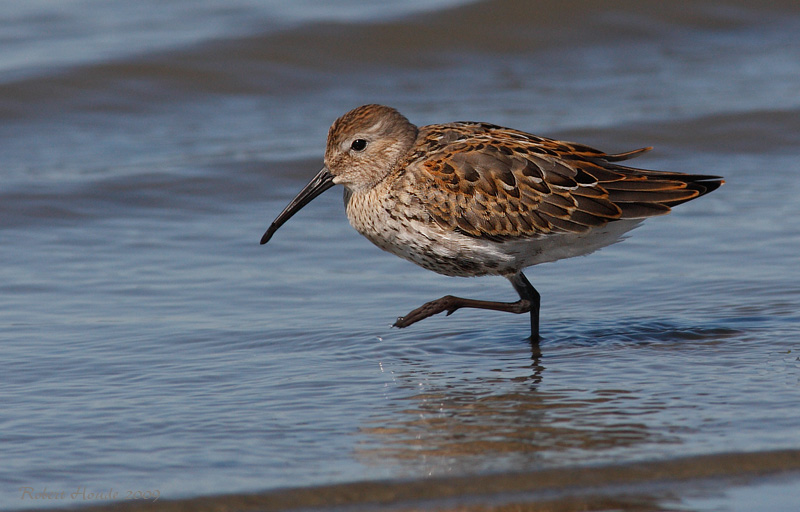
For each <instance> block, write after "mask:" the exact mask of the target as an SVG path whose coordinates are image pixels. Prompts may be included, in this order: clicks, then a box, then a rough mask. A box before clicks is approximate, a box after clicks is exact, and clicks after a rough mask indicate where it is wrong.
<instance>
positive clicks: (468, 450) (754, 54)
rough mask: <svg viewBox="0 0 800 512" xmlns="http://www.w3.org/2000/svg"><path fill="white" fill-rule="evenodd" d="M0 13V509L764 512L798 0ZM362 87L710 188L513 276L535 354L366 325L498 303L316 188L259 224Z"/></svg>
mask: <svg viewBox="0 0 800 512" xmlns="http://www.w3.org/2000/svg"><path fill="white" fill-rule="evenodd" d="M0 7H2V11H3V12H6V13H8V14H7V17H6V19H5V21H3V22H2V23H0V30H2V32H3V33H4V34H5V38H4V40H5V41H6V42H5V43H4V51H3V52H2V53H0V155H2V173H3V180H2V183H0V239H1V240H2V243H1V244H0V261H2V262H3V264H2V265H0V274H2V275H0V305H1V306H0V325H2V329H0V357H2V360H3V361H4V363H5V365H4V371H3V372H2V376H0V403H2V404H3V407H2V408H0V460H2V461H3V464H2V467H0V509H2V510H18V509H58V508H86V507H101V508H102V507H117V508H119V509H130V510H139V509H141V510H144V509H148V510H149V509H152V510H175V509H183V510H204V509H208V510H210V509H215V510H233V509H249V510H281V509H290V508H314V507H322V508H326V507H329V506H332V505H338V506H340V507H341V508H342V509H345V510H346V509H348V508H353V509H355V508H360V509H363V508H370V507H374V506H382V507H383V506H393V507H396V508H397V509H398V510H412V509H424V510H430V509H444V510H450V509H452V510H473V509H474V510H511V509H514V508H513V507H518V509H521V510H581V509H586V510H726V511H728V510H752V509H753V507H754V505H753V504H757V505H759V506H762V505H763V509H765V510H766V509H768V510H793V509H792V508H791V507H792V506H793V504H794V503H796V501H797V499H796V497H797V496H796V495H797V491H796V489H797V488H798V487H800V486H798V482H799V480H798V469H800V463H798V455H797V450H798V449H800V435H799V434H798V433H800V315H799V314H798V311H800V271H799V270H798V267H797V265H796V262H797V254H798V253H800V228H798V226H797V223H796V222H794V220H793V219H795V218H797V217H798V215H799V214H800V202H799V201H797V197H798V193H800V179H798V178H799V177H800V164H798V159H797V151H798V149H797V148H798V147H800V116H798V111H799V110H800V45H798V44H797V42H796V34H797V33H798V31H800V6H798V5H797V4H796V3H795V2H788V1H784V2H781V1H771V2H765V3H764V2H760V3H759V4H758V5H757V6H756V5H755V4H752V3H750V2H744V1H734V0H730V1H712V2H703V3H693V2H678V3H673V4H669V5H667V4H664V3H661V2H654V1H652V2H651V1H646V2H628V1H617V2H610V3H609V2H603V3H600V2H586V1H575V2H566V3H565V2H539V3H536V4H531V3H528V2H521V1H514V0H489V1H483V2H456V1H433V0H431V1H427V2H426V1H417V2H410V3H403V2H397V3H388V4H386V5H385V6H383V7H381V8H378V7H375V6H373V5H372V4H371V3H368V2H358V1H352V2H346V3H343V4H341V5H339V6H337V7H336V8H333V7H331V6H330V5H329V4H327V3H324V2H315V1H311V0H309V1H307V2H300V3H293V4H292V5H283V4H281V3H278V2H274V3H272V2H256V1H248V0H235V1H231V2H224V3H223V2H213V1H200V2H188V1H181V0H172V1H169V2H147V1H145V2H141V3H137V4H136V5H135V6H134V5H131V4H125V3H119V2H96V1H77V0H75V1H71V0H70V1H65V2H62V3H61V4H60V7H58V8H55V7H53V6H51V5H48V4H47V3H37V2H31V3H17V2H11V1H5V2H4V1H0ZM43 34H45V35H46V37H43ZM373 102H375V103H382V104H387V105H391V106H393V107H396V108H398V109H399V110H400V111H401V112H403V113H404V114H405V115H406V116H407V117H408V118H409V119H410V120H411V121H412V122H414V123H415V124H418V125H423V124H427V123H440V122H448V121H456V120H473V121H486V122H491V123H495V124H499V125H503V126H508V127H512V128H517V129H521V130H525V131H528V132H531V133H534V134H537V135H543V136H548V137H554V138H560V139H564V140H571V141H576V142H581V143H585V144H589V145H591V146H594V147H597V148H599V149H602V150H604V151H608V152H622V151H628V150H632V149H636V148H639V147H645V146H654V150H653V151H651V152H650V153H648V154H646V155H642V156H641V157H639V158H637V160H636V161H635V165H636V166H641V167H644V168H651V169H659V170H672V171H680V172H690V173H703V174H715V175H721V176H724V177H725V179H726V184H725V185H724V186H723V187H722V188H721V189H719V190H717V191H715V192H714V193H712V194H710V195H708V196H706V197H703V198H700V199H698V200H697V201H692V202H691V203H687V204H685V205H681V206H679V207H677V208H675V210H674V211H673V212H672V213H671V214H670V215H668V216H665V217H660V218H655V219H650V220H648V221H646V222H645V223H644V224H643V225H642V226H640V227H638V228H637V229H635V230H634V231H632V232H631V233H630V237H629V238H628V239H627V240H625V241H623V242H622V243H619V244H616V245H613V246H611V247H608V248H605V249H603V250H602V251H599V252H597V253H595V254H592V255H589V256H586V257H581V258H574V259H569V260H563V261H559V262H556V263H548V264H544V265H539V266H535V267H532V268H530V269H528V271H526V275H527V276H528V277H529V279H530V280H531V282H532V283H533V284H534V285H535V286H536V288H537V289H538V290H539V292H540V293H541V294H542V313H541V321H542V329H541V333H542V337H543V340H542V343H541V344H540V345H539V346H538V347H536V346H531V344H530V342H529V341H528V340H527V339H526V336H527V335H528V331H527V330H526V329H527V328H528V326H527V319H526V318H524V317H519V316H515V315H509V314H505V313H495V312H489V311H470V310H460V311H458V312H456V313H454V314H453V315H452V316H449V317H445V316H444V315H439V316H437V317H434V318H431V319H428V320H425V321H423V322H421V323H419V324H416V325H414V326H411V327H409V328H407V329H403V330H398V329H393V328H391V324H392V322H394V320H395V319H396V317H397V316H399V315H402V314H405V313H407V312H408V311H409V310H411V309H413V308H414V307H417V306H419V305H420V304H422V303H423V302H425V301H428V300H431V299H435V298H438V297H440V296H442V295H445V294H453V295H459V296H464V297H475V298H483V299H487V300H500V301H504V300H515V298H516V297H515V294H514V291H513V290H512V289H511V288H510V287H509V285H508V282H507V281H506V280H504V279H501V278H492V277H485V278H475V279H463V278H447V277H443V276H438V275H435V274H433V273H431V272H429V271H426V270H424V269H421V268H418V267H416V266H414V265H412V264H411V263H408V262H406V261H403V260H401V259H399V258H396V257H395V256H392V255H390V254H387V253H384V252H382V251H380V250H379V249H377V248H376V247H374V246H373V245H372V244H370V243H369V241H367V240H365V239H363V238H362V237H360V236H359V235H358V234H357V233H356V232H355V231H354V230H353V229H352V228H351V227H350V226H349V225H348V222H347V219H346V217H345V215H344V211H343V206H342V198H341V188H335V189H333V190H330V191H328V192H326V193H325V194H324V195H322V196H321V197H320V198H318V199H317V200H315V201H314V203H312V204H311V205H309V206H307V207H306V208H304V209H303V211H302V212H301V213H299V214H298V215H296V216H295V217H294V218H292V219H291V221H289V222H288V223H287V224H286V225H285V226H283V227H282V228H281V230H280V231H279V232H278V233H277V234H276V235H275V237H274V239H273V240H272V241H270V243H269V244H268V245H267V246H260V245H259V243H258V242H259V238H260V237H261V235H262V233H263V232H264V229H265V228H266V227H267V225H268V224H269V222H270V221H271V220H272V219H273V218H274V216H275V215H276V214H277V213H278V212H279V211H280V210H281V209H282V208H283V207H284V206H285V205H286V203H287V202H288V201H289V199H291V197H293V196H294V194H295V193H296V192H297V191H298V190H299V189H300V188H301V187H302V186H303V185H304V184H305V183H306V182H307V181H308V180H309V179H310V178H311V177H312V176H313V175H314V174H315V173H316V172H317V171H318V170H319V168H320V166H321V164H322V153H323V151H324V146H325V137H326V134H327V130H328V127H329V125H330V123H331V122H332V121H333V120H334V119H336V117H338V116H339V115H341V114H343V113H344V112H346V111H347V110H349V109H351V108H353V107H355V106H358V105H360V104H364V103H373ZM673 482H677V484H676V485H675V486H673V485H672V484H673ZM28 488H32V489H33V492H34V493H37V492H38V493H44V494H49V493H60V492H64V493H65V496H70V495H71V494H72V493H74V492H76V490H78V489H84V492H88V493H95V494H102V493H104V492H105V490H106V489H114V490H117V491H119V492H120V493H121V495H125V494H126V493H128V492H131V494H132V495H135V493H137V492H139V493H140V495H141V496H142V497H144V496H145V494H144V493H147V492H150V493H151V494H150V496H152V493H153V492H154V491H156V490H157V491H158V493H159V498H158V500H157V501H156V502H155V503H146V501H147V500H145V499H142V500H137V499H133V500H124V499H110V500H101V501H100V502H97V501H95V500H90V499H83V498H80V496H84V495H85V494H80V495H78V497H76V498H75V499H71V498H70V499H63V500H62V499H49V498H46V499H38V500H36V499H30V498H28V497H27V496H26V495H24V494H23V491H21V489H28ZM525 507H527V508H525Z"/></svg>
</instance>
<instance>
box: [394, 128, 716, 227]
mask: <svg viewBox="0 0 800 512" xmlns="http://www.w3.org/2000/svg"><path fill="white" fill-rule="evenodd" d="M424 130H425V131H424V132H423V133H422V137H421V138H420V139H418V141H419V142H418V144H417V149H418V151H417V152H416V154H415V155H412V161H411V162H410V164H409V166H408V168H409V169H412V170H413V172H414V173H415V174H416V176H417V179H421V180H422V182H423V185H424V186H422V187H419V189H418V190H419V191H420V192H419V193H420V194H423V195H425V196H426V197H424V198H423V201H422V203H423V204H425V205H427V209H428V214H429V215H430V217H431V218H432V219H433V220H434V221H435V222H437V223H438V224H439V225H441V226H442V227H448V228H450V229H452V230H455V231H458V232H460V233H463V234H466V235H469V236H472V237H476V238H486V239H491V240H497V241H502V240H507V239H512V238H528V237H538V236H542V235H547V234H550V233H585V232H588V231H589V230H591V229H592V228H595V227H599V226H603V225H605V224H606V223H608V222H610V221H614V220H618V219H636V218H644V217H651V216H654V215H660V214H664V213H667V212H669V211H670V207H671V206H674V205H676V204H680V203H682V202H685V201H688V200H690V199H694V198H695V197H699V196H700V195H703V194H705V193H707V192H710V191H711V190H714V189H716V188H717V187H719V186H720V185H721V184H722V180H721V179H719V178H718V177H716V176H705V175H692V174H682V173H674V172H660V171H648V170H643V169H635V168H631V167H625V166H622V165H619V164H618V163H617V162H621V161H624V160H627V159H629V158H632V157H635V156H638V155H640V154H641V153H644V152H646V151H648V150H649V149H650V148H644V149H639V150H635V151H630V152H627V153H619V154H606V153H603V152H601V151H598V150H596V149H593V148H591V147H588V146H583V145H580V144H573V143H567V142H560V141H556V140H553V139H546V138H543V137H537V136H534V135H531V134H527V133H524V132H520V131H517V130H510V129H507V128H502V127H499V126H494V125H489V124H484V123H451V124H449V125H435V126H430V127H424Z"/></svg>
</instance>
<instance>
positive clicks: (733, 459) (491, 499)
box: [41, 450, 800, 512]
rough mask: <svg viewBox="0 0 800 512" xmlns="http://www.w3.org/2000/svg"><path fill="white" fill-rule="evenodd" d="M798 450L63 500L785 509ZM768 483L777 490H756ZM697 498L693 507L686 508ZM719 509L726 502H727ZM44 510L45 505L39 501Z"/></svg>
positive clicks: (126, 507)
mask: <svg viewBox="0 0 800 512" xmlns="http://www.w3.org/2000/svg"><path fill="white" fill-rule="evenodd" d="M799 484H800V450H783V451H770V452H759V453H729V454H720V455H701V456H695V457H685V458H678V459H673V460H665V461H654V462H642V463H638V464H625V465H606V466H597V467H578V468H559V469H551V470H544V471H533V472H528V473H507V474H493V475H482V476H481V475H476V476H464V477H449V478H430V479H423V480H415V481H399V482H398V481H380V482H359V483H350V484H340V485H328V486H319V487H308V488H296V489H284V490H275V491H270V492H264V493H255V494H231V495H220V496H208V497H200V498H191V499H185V500H157V501H156V502H154V503H145V502H143V501H140V502H129V501H117V502H107V503H104V504H100V505H90V506H86V505H85V504H83V503H82V504H80V505H78V506H74V505H77V504H72V505H73V506H74V509H75V510H83V511H85V512H105V511H115V512H138V511H142V512H144V511H148V512H177V511H193V512H204V511H209V512H211V511H214V512H227V511H264V512H267V511H281V510H314V509H322V510H332V509H335V510H340V511H350V510H353V511H355V510H371V509H376V508H380V509H382V510H387V509H388V510H396V511H406V510H408V511H410V510H442V511H450V510H452V511H457V510H465V511H506V510H509V511H510V510H520V511H528V510H529V511H573V510H586V511H589V510H591V511H599V510H621V511H643V510H700V509H704V508H702V505H697V504H698V503H700V504H704V503H707V504H709V505H710V506H712V507H715V506H720V505H725V502H726V501H730V500H732V499H736V498H735V497H732V496H730V491H737V492H739V493H740V494H741V491H742V490H744V491H745V494H747V493H748V491H752V492H751V493H750V494H752V493H755V495H756V496H758V500H759V502H760V503H761V504H762V505H763V507H764V508H763V510H770V511H773V512H774V511H781V510H787V511H788V510H791V509H790V508H787V507H791V506H794V505H793V503H794V501H793V500H794V499H795V498H796V496H794V494H793V493H792V492H791V490H793V489H794V493H796V489H798V488H800V487H799V486H798V485H799ZM768 486H773V487H777V488H778V489H782V491H781V492H777V493H772V495H767V494H765V493H763V492H761V491H760V489H762V488H763V487H768ZM696 506H700V507H701V508H696ZM727 509H728V508H726V510H727ZM41 510H47V509H41Z"/></svg>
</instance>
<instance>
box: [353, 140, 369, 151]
mask: <svg viewBox="0 0 800 512" xmlns="http://www.w3.org/2000/svg"><path fill="white" fill-rule="evenodd" d="M366 147H367V141H365V140H364V139H356V140H354V141H353V143H352V144H350V149H352V150H353V151H364V149H366Z"/></svg>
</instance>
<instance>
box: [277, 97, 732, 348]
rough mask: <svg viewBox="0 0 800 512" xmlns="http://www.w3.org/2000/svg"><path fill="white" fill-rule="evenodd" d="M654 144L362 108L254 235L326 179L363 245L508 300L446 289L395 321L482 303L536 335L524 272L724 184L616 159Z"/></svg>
mask: <svg viewBox="0 0 800 512" xmlns="http://www.w3.org/2000/svg"><path fill="white" fill-rule="evenodd" d="M650 149H652V148H649V147H648V148H642V149H637V150H634V151H628V152H626V153H616V154H608V153H604V152H602V151H598V150H596V149H594V148H591V147H589V146H585V145H582V144H576V143H572V142H563V141H558V140H554V139H548V138H545V137H539V136H536V135H532V134H530V133H525V132H522V131H518V130H513V129H509V128H503V127H501V126H497V125H494V124H489V123H478V122H455V123H447V124H432V125H428V126H422V127H417V126H415V125H413V124H412V123H411V122H410V121H409V120H408V119H406V118H405V117H404V116H403V115H402V114H400V113H399V112H398V111H397V110H395V109H393V108H391V107H386V106H382V105H364V106H361V107H358V108H356V109H354V110H351V111H350V112H348V113H346V114H344V115H343V116H342V117H340V118H339V119H337V120H336V121H335V122H334V123H333V125H332V126H331V128H330V131H329V132H328V142H327V147H326V149H325V165H324V167H323V168H322V170H321V171H319V173H318V174H317V175H316V176H315V177H314V178H313V179H312V180H311V181H310V182H309V183H308V184H307V185H306V186H305V187H304V188H303V189H302V190H301V191H300V193H298V194H297V196H296V197H295V198H294V199H292V201H291V202H290V203H289V205H288V206H287V207H286V208H285V209H284V210H283V211H282V212H281V213H280V214H279V215H278V216H277V218H276V219H275V220H274V221H273V222H272V224H271V225H270V226H269V229H267V231H266V233H264V236H263V237H262V238H261V243H262V244H265V243H267V242H268V241H269V240H270V238H272V235H274V234H275V231H277V229H278V228H280V227H281V226H282V225H283V224H284V223H285V222H286V221H287V220H289V218H290V217H292V216H293V215H294V214H295V213H297V212H298V211H299V210H300V209H301V208H303V207H304V206H305V205H307V204H308V203H309V202H310V201H312V200H313V199H314V198H315V197H317V196H319V195H320V194H322V193H323V192H325V191H326V190H328V189H329V188H331V187H333V186H334V185H343V186H344V203H345V211H346V213H347V218H348V219H349V221H350V224H351V225H352V226H353V227H354V228H355V229H356V231H358V232H359V233H361V234H362V235H364V236H365V237H367V238H368V239H369V240H370V241H371V242H372V243H374V244H375V245H377V246H378V247H380V248H381V249H384V250H386V251H388V252H391V253H392V254H396V255H397V256H400V257H401V258H405V259H407V260H410V261H412V262H414V263H416V264H417V265H420V266H422V267H424V268H426V269H428V270H432V271H434V272H438V273H440V274H444V275H448V276H482V275H499V276H503V277H506V278H507V279H508V280H509V281H511V285H512V286H513V287H514V289H515V290H516V291H517V293H518V294H519V297H520V298H519V300H518V301H516V302H494V301H485V300H475V299H465V298H462V297H454V296H452V295H446V296H444V297H442V298H440V299H437V300H434V301H431V302H428V303H426V304H424V305H422V306H420V307H419V308H417V309H414V310H413V311H411V312H410V313H408V314H407V315H405V316H402V317H399V318H398V319H397V321H396V322H395V323H394V326H395V327H400V328H402V327H407V326H409V325H411V324H413V323H416V322H418V321H420V320H422V319H425V318H427V317H429V316H432V315H435V314H437V313H442V312H445V311H446V312H447V314H448V315H450V314H451V313H453V312H454V311H456V310H457V309H459V308H479V309H490V310H496V311H507V312H511V313H530V320H531V339H532V340H534V341H538V340H539V303H540V296H539V293H538V292H537V291H536V289H535V288H534V287H533V286H532V285H531V283H530V282H529V281H528V279H527V278H526V277H525V274H523V273H522V270H523V269H524V268H526V267H529V266H532V265H536V264H539V263H545V262H550V261H556V260H560V259H562V258H570V257H574V256H581V255H585V254H589V253H591V252H594V251H596V250H598V249H600V248H602V247H605V246H607V245H610V244H613V243H615V242H617V241H619V240H620V239H621V237H622V235H623V234H625V233H626V232H628V231H630V230H631V229H633V228H634V227H636V226H637V225H638V224H639V223H641V222H642V220H643V219H645V218H647V217H652V216H656V215H662V214H665V213H668V212H669V211H670V209H671V207H672V206H675V205H677V204H680V203H683V202H686V201H689V200H691V199H694V198H697V197H700V196H702V195H704V194H707V193H709V192H711V191H712V190H715V189H716V188H718V187H719V186H720V185H722V183H724V182H723V180H722V179H721V178H720V177H718V176H709V175H701V174H684V173H677V172H662V171H650V170H644V169H637V168H633V167H628V166H625V165H621V164H620V162H623V161H625V160H628V159H630V158H633V157H635V156H639V155H641V154H642V153H644V152H646V151H649V150H650Z"/></svg>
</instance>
